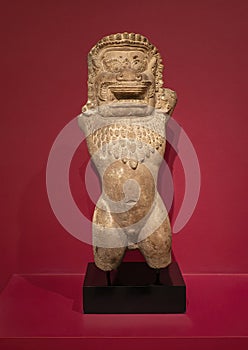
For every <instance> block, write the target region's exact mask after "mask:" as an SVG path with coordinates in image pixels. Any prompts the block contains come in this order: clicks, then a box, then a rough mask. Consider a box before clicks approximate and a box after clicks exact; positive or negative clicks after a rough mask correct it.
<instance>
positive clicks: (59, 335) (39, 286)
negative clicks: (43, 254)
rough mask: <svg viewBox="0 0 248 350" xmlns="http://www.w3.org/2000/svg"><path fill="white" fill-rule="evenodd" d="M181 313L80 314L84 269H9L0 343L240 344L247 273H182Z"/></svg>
mask: <svg viewBox="0 0 248 350" xmlns="http://www.w3.org/2000/svg"><path fill="white" fill-rule="evenodd" d="M183 277H184V279H185V283H186V286H187V312H186V313H184V314H160V315H159V314H147V315H145V314H125V315H123V314H84V313H83V312H82V284H83V281H84V278H85V275H84V273H61V274H58V273H36V274H22V275H20V274H19V275H13V276H12V277H11V278H10V280H9V282H8V284H7V285H6V286H5V288H4V290H3V291H2V292H1V294H0V349H1V350H23V349H25V350H34V349H35V350H44V349H45V350H55V349H59V350H68V349H72V350H82V349H92V350H98V349H108V350H116V349H118V350H126V349H136V350H151V349H171V350H172V349H173V350H189V349H190V350H199V349H201V350H209V349H211V350H222V349H225V350H233V349H235V350H247V349H248V326H247V325H248V298H247V295H248V274H235V273H229V274H227V273H225V274H222V273H206V274H199V273H194V274H189V273H184V275H183Z"/></svg>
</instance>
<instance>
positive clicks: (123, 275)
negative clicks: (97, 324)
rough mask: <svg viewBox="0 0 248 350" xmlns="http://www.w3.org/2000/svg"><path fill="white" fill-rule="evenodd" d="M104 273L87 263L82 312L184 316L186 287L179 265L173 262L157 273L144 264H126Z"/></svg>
mask: <svg viewBox="0 0 248 350" xmlns="http://www.w3.org/2000/svg"><path fill="white" fill-rule="evenodd" d="M110 280H111V285H109V284H108V279H107V274H106V273H105V272H104V271H102V270H100V269H98V268H97V267H96V265H95V264H94V263H89V264H88V267H87V272H86V276H85V280H84V285H83V308H84V312H85V313H88V314H90V313H95V314H120V313H123V314H134V313H137V314H141V313H146V314H147V313H160V314H162V313H184V312H185V311H186V286H185V283H184V280H183V277H182V274H181V272H180V269H179V266H178V264H177V263H176V262H175V261H174V262H172V263H171V264H170V265H169V266H167V267H166V268H164V269H160V278H159V281H158V276H157V274H156V270H154V269H151V268H150V267H149V266H148V265H147V264H146V263H144V262H125V263H122V264H121V265H120V267H119V268H118V270H117V271H112V272H111V273H110Z"/></svg>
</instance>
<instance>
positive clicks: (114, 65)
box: [104, 59, 121, 73]
mask: <svg viewBox="0 0 248 350" xmlns="http://www.w3.org/2000/svg"><path fill="white" fill-rule="evenodd" d="M104 65H105V69H106V70H107V71H109V72H112V73H119V72H120V70H121V63H120V62H119V61H118V60H117V59H112V60H108V61H107V60H105V62H104Z"/></svg>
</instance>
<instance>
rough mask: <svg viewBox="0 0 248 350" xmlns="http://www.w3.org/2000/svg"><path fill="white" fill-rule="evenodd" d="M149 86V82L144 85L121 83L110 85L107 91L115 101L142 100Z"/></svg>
mask: <svg viewBox="0 0 248 350" xmlns="http://www.w3.org/2000/svg"><path fill="white" fill-rule="evenodd" d="M150 84H151V83H150V82H149V81H147V82H144V83H137V82H126V83H124V82H122V83H121V84H114V85H110V86H109V89H110V91H111V93H112V94H113V95H114V96H115V98H116V99H117V100H129V99H135V100H142V99H144V97H145V94H146V91H147V89H148V87H149V86H150Z"/></svg>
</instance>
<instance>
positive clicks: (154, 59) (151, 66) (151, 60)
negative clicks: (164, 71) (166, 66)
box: [148, 56, 157, 74]
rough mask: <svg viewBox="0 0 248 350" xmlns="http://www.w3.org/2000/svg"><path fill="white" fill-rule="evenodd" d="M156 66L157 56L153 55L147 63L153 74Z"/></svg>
mask: <svg viewBox="0 0 248 350" xmlns="http://www.w3.org/2000/svg"><path fill="white" fill-rule="evenodd" d="M156 66H157V58H156V57H154V56H153V57H152V58H151V59H150V61H149V63H148V69H151V71H152V72H153V74H155V70H156Z"/></svg>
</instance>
